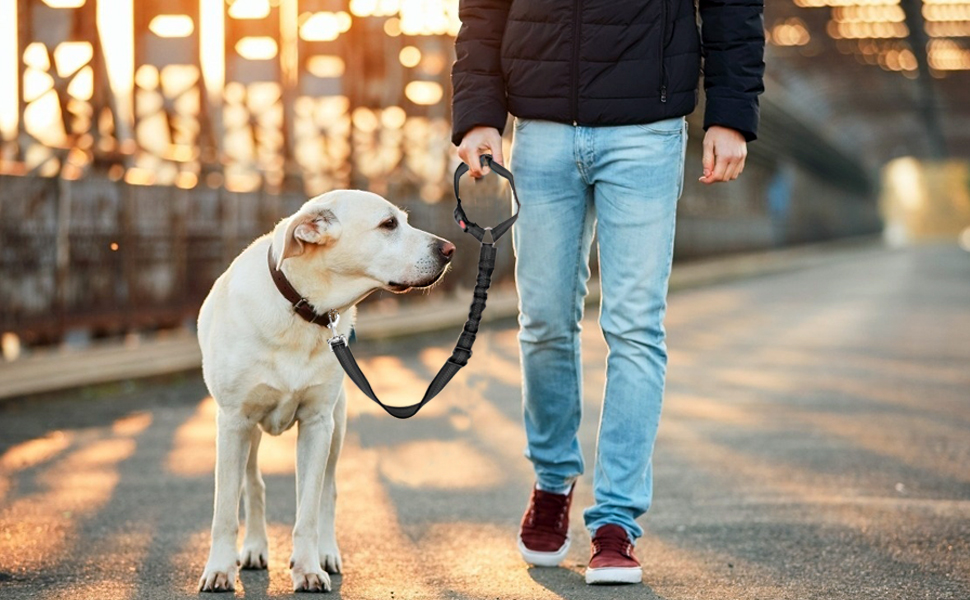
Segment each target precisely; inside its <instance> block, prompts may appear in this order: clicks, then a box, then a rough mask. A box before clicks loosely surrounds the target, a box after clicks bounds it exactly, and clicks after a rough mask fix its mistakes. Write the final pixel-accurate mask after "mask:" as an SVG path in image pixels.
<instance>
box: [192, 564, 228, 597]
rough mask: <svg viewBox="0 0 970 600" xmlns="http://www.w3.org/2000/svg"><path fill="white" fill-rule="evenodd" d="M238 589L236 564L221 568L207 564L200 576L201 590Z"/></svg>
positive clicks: (221, 590)
mask: <svg viewBox="0 0 970 600" xmlns="http://www.w3.org/2000/svg"><path fill="white" fill-rule="evenodd" d="M235 589H236V566H235V565H233V566H231V567H228V568H219V567H217V566H214V565H206V567H205V571H204V572H203V573H202V577H201V578H199V591H200V592H232V591H234V590H235Z"/></svg>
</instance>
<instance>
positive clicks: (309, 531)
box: [290, 414, 334, 592]
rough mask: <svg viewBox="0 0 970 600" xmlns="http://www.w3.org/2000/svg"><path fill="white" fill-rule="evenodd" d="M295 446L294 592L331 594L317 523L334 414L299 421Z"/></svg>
mask: <svg viewBox="0 0 970 600" xmlns="http://www.w3.org/2000/svg"><path fill="white" fill-rule="evenodd" d="M299 427H300V430H299V435H298V437H297V447H296V524H295V525H294V526H293V556H292V558H291V559H290V567H291V569H292V571H291V572H290V576H291V577H292V578H293V591H296V592H299V591H306V592H329V591H330V575H328V574H327V573H326V571H324V570H323V569H322V568H321V565H320V555H319V552H318V551H319V546H318V542H319V532H318V529H317V528H318V521H319V518H320V497H321V494H322V492H323V475H324V470H325V469H326V466H327V459H328V456H329V454H330V440H331V438H332V437H333V430H334V420H333V415H330V414H327V415H314V416H312V417H310V418H309V419H306V420H303V419H301V420H300V426H299Z"/></svg>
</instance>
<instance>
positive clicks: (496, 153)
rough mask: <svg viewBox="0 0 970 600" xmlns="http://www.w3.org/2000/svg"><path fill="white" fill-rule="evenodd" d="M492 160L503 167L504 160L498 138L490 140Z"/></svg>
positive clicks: (500, 142)
mask: <svg viewBox="0 0 970 600" xmlns="http://www.w3.org/2000/svg"><path fill="white" fill-rule="evenodd" d="M491 145H492V160H494V161H495V162H497V163H498V164H500V165H502V166H503V167H504V166H505V158H504V156H503V155H502V138H501V137H500V136H495V137H494V139H493V140H492V144H491Z"/></svg>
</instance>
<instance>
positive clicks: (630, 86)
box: [452, 0, 765, 145]
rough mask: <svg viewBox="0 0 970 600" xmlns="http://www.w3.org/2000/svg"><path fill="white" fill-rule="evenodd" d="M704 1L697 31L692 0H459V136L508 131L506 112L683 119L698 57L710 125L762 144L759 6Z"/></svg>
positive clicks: (622, 120)
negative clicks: (482, 129) (476, 130)
mask: <svg viewBox="0 0 970 600" xmlns="http://www.w3.org/2000/svg"><path fill="white" fill-rule="evenodd" d="M699 3H700V16H701V21H702V26H701V28H700V32H699V31H698V27H697V19H696V16H695V8H694V4H693V0H461V2H460V5H459V16H460V18H461V21H462V26H461V30H460V31H459V32H458V39H457V40H456V42H455V49H456V53H457V60H456V61H455V64H454V69H453V71H452V84H453V86H454V99H453V119H452V123H453V129H452V140H453V141H454V143H455V144H456V145H457V144H459V143H461V140H462V138H463V137H464V135H465V133H467V132H468V130H469V129H471V128H472V127H475V126H477V125H487V126H491V127H495V128H497V129H498V130H499V131H502V129H503V128H504V127H505V121H506V118H507V113H512V114H513V115H515V116H518V117H522V118H528V119H544V120H549V121H558V122H562V123H576V124H579V125H627V124H634V123H651V122H653V121H657V120H660V119H666V118H670V117H678V116H682V115H686V114H688V113H690V112H692V111H693V110H694V108H695V107H696V106H697V88H698V76H699V74H700V71H701V56H703V57H704V88H705V93H706V95H707V107H706V111H705V115H704V129H705V130H706V129H707V128H708V127H709V126H711V125H722V126H725V127H730V128H732V129H736V130H738V131H740V132H741V133H743V134H744V136H745V138H746V139H748V140H749V141H750V140H753V139H755V137H756V135H757V129H758V94H760V93H761V92H762V91H763V90H764V87H763V81H762V79H763V75H764V60H763V59H764V43H765V40H764V23H763V16H762V14H763V6H764V2H763V0H699ZM701 34H702V35H701ZM702 40H703V43H702Z"/></svg>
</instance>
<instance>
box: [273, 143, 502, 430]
mask: <svg viewBox="0 0 970 600" xmlns="http://www.w3.org/2000/svg"><path fill="white" fill-rule="evenodd" d="M481 161H482V166H487V167H489V168H490V169H491V170H492V171H493V172H495V173H496V174H498V175H499V176H501V177H503V178H505V179H506V180H507V181H508V182H509V187H511V188H512V198H513V199H514V200H515V214H513V215H512V216H511V217H509V218H508V219H506V220H505V221H502V222H501V223H499V224H498V225H496V226H495V227H481V226H479V225H478V224H476V223H475V222H473V221H470V220H468V216H467V215H466V214H465V211H464V209H463V208H462V206H461V196H460V195H459V193H458V183H459V181H460V180H461V176H462V175H464V174H465V173H467V172H468V165H466V164H465V163H461V165H459V166H458V168H457V169H456V170H455V200H456V201H457V206H456V208H455V212H454V216H455V221H456V222H457V223H458V226H459V227H461V229H462V231H465V232H466V233H470V234H471V235H473V236H474V237H475V239H477V240H478V241H479V242H480V243H481V245H482V247H481V251H480V253H479V255H478V279H477V281H476V283H475V290H474V292H473V298H472V304H471V309H470V310H469V312H468V320H467V321H465V326H464V328H463V329H462V332H461V335H460V336H458V341H457V343H456V344H455V350H454V352H453V353H452V355H451V357H450V358H449V359H448V360H447V361H445V364H444V365H443V366H442V367H441V370H439V371H438V373H437V374H436V375H435V376H434V379H432V380H431V384H430V385H428V389H427V391H426V392H425V393H424V397H423V398H422V399H421V401H420V402H418V403H416V404H412V405H410V406H388V405H386V404H384V403H383V402H381V400H380V398H378V397H377V394H375V393H374V390H373V389H371V386H370V383H369V382H368V381H367V377H365V376H364V373H363V371H361V369H360V366H359V365H358V364H357V361H356V360H355V359H354V355H353V353H352V352H351V351H350V347H349V346H348V345H347V340H346V339H345V338H344V336H343V335H340V334H338V333H337V323H338V322H339V321H340V314H339V313H338V312H337V311H336V310H329V311H327V312H326V313H324V314H322V315H321V314H318V313H316V311H314V310H313V309H312V308H311V307H310V306H309V304H308V303H307V300H306V299H305V298H303V297H302V296H301V295H300V294H299V293H298V292H297V291H296V290H295V289H294V288H293V286H292V285H291V284H290V282H289V281H287V280H286V277H285V276H283V273H282V272H280V271H278V270H277V269H276V265H275V263H274V262H273V256H272V253H273V250H272V246H270V251H269V268H270V273H271V274H272V276H273V281H274V282H275V283H276V287H277V289H279V291H280V293H281V294H283V296H284V297H285V298H286V299H287V300H289V301H290V303H291V304H292V305H293V308H294V310H295V311H296V313H297V314H298V315H299V316H300V317H302V318H303V319H304V320H306V321H308V322H310V323H314V324H316V325H320V326H326V327H328V328H329V329H330V333H331V337H330V339H329V340H327V343H328V344H329V345H330V349H331V350H332V351H333V353H334V354H335V355H336V356H337V361H339V362H340V366H341V367H343V369H344V371H346V373H347V376H348V377H350V379H351V380H352V381H353V382H354V383H355V384H356V385H357V387H358V388H360V391H362V392H364V394H365V395H366V396H367V397H368V398H370V399H371V400H373V401H374V402H376V403H377V404H378V405H379V406H380V407H381V408H383V409H384V410H385V411H386V412H387V414H389V415H391V416H392V417H397V418H398V419H407V418H410V417H413V416H414V415H415V414H417V412H418V411H419V410H421V407H423V406H424V405H425V404H427V403H428V402H429V401H430V400H431V399H432V398H434V397H435V396H437V395H438V394H439V393H440V392H441V390H443V389H444V387H445V386H446V385H447V384H448V382H449V381H451V379H452V377H454V376H455V374H456V373H458V371H459V370H461V368H462V367H464V366H465V365H466V364H468V359H469V358H471V355H472V345H473V344H474V343H475V336H476V335H477V334H478V326H479V324H480V323H481V321H482V313H483V312H484V311H485V300H486V298H487V296H488V287H489V285H490V284H491V282H492V271H493V270H494V269H495V242H497V241H498V239H499V238H501V237H502V235H503V234H504V233H505V232H506V231H508V230H509V228H511V227H512V224H513V223H515V220H516V219H517V218H518V216H519V208H520V204H519V196H518V194H517V193H516V192H515V181H514V180H513V178H512V173H510V172H509V171H508V170H507V169H505V168H504V167H503V166H502V165H500V164H498V163H496V162H494V161H493V160H492V156H491V155H489V154H483V155H482V157H481ZM486 238H487V239H486Z"/></svg>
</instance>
